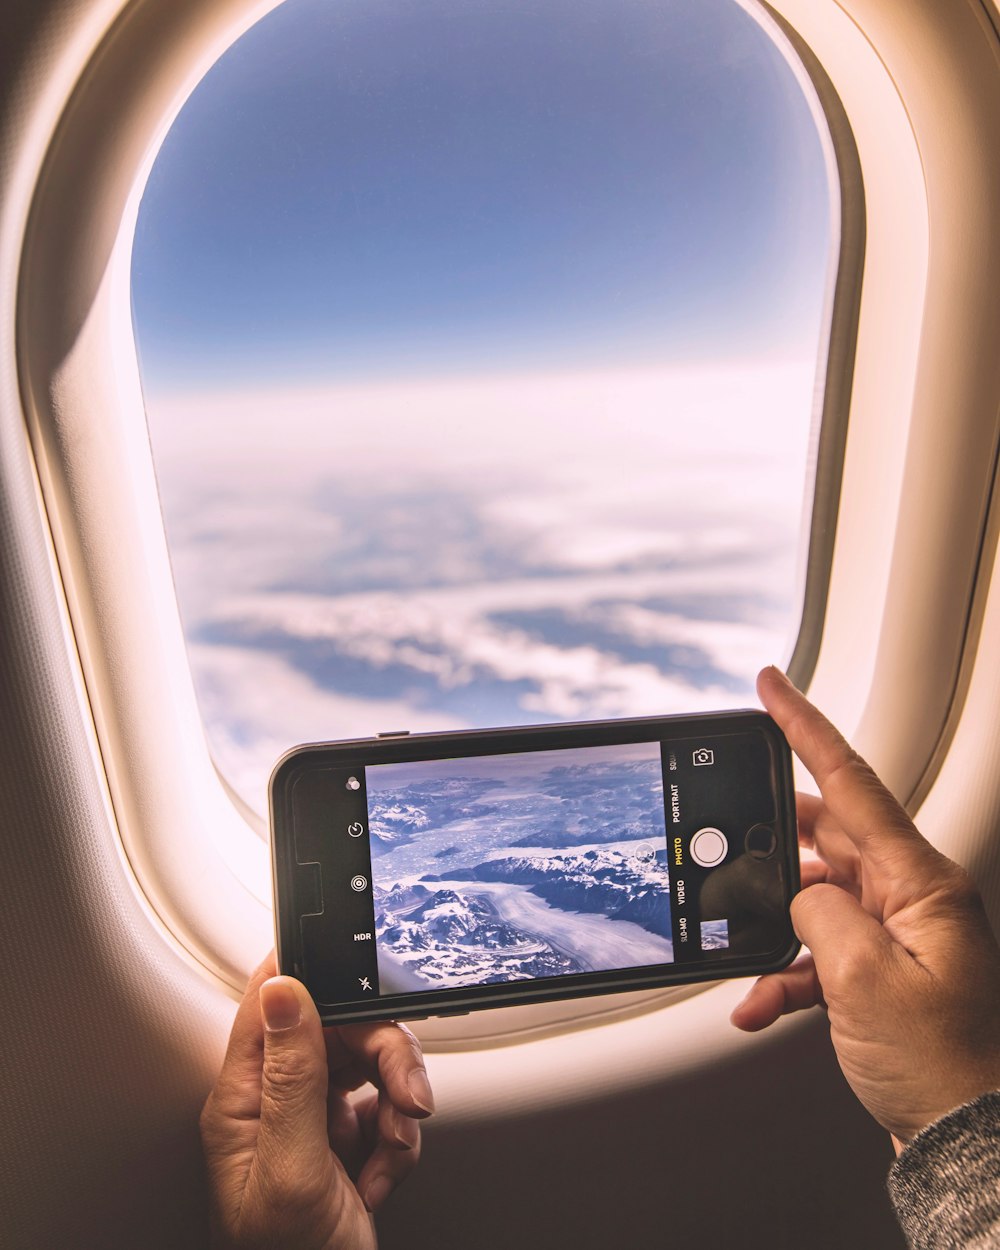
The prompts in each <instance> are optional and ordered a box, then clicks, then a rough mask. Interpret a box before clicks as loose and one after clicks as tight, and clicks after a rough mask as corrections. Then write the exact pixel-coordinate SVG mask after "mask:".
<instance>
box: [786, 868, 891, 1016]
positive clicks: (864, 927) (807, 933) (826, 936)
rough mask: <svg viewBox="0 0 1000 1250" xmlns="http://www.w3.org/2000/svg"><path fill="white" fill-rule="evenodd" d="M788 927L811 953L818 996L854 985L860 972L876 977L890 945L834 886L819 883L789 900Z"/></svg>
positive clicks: (861, 910)
mask: <svg viewBox="0 0 1000 1250" xmlns="http://www.w3.org/2000/svg"><path fill="white" fill-rule="evenodd" d="M791 916H792V925H793V927H794V929H795V932H796V934H797V935H798V937H799V940H800V941H801V942H802V943H803V944H804V945H805V946H808V947H809V950H810V951H811V952H812V957H813V962H814V963H815V965H816V973H817V976H818V977H819V982H820V985H821V986H822V988H823V994H824V996H825V997H826V999H827V1002H829V1000H830V996H831V994H833V995H835V994H837V993H838V991H841V992H842V991H843V990H844V989H846V988H847V985H848V982H851V983H854V984H856V983H857V982H858V981H859V979H860V978H863V976H864V973H865V972H866V971H870V972H877V970H878V967H880V966H883V962H884V959H885V956H886V955H887V954H888V952H889V950H890V949H891V948H892V947H893V946H894V945H895V943H894V942H893V940H892V938H891V937H890V936H889V934H888V933H886V931H885V929H883V927H882V925H881V924H880V923H879V922H878V920H876V919H875V917H874V916H872V915H870V914H869V913H868V912H866V911H865V909H864V908H863V907H862V906H861V904H860V903H859V902H858V900H857V899H856V898H855V897H854V895H853V894H849V893H848V891H847V890H844V889H841V887H840V886H839V885H831V884H829V883H827V882H821V883H819V884H817V885H811V886H809V887H808V888H807V889H805V890H802V891H801V892H800V893H799V894H797V895H796V896H795V898H793V899H792V906H791Z"/></svg>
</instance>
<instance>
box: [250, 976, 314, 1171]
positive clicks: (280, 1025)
mask: <svg viewBox="0 0 1000 1250" xmlns="http://www.w3.org/2000/svg"><path fill="white" fill-rule="evenodd" d="M260 1010H261V1016H262V1017H263V1021H264V1065H263V1071H262V1073H261V1102H260V1131H259V1135H258V1138H257V1158H258V1161H259V1164H260V1166H261V1167H262V1168H264V1169H265V1170H266V1172H267V1173H269V1175H270V1176H271V1178H272V1180H274V1181H277V1182H278V1183H279V1185H280V1184H281V1182H288V1181H291V1180H292V1179H293V1176H294V1175H295V1174H296V1173H297V1174H298V1175H299V1176H300V1177H304V1176H305V1175H309V1174H312V1175H315V1173H316V1171H317V1170H319V1169H322V1168H325V1167H326V1166H328V1164H329V1154H330V1144H329V1138H328V1137H327V1132H326V1092H327V1083H328V1079H329V1078H328V1074H327V1057H326V1044H325V1042H324V1039H323V1026H322V1025H321V1024H320V1019H319V1014H318V1013H317V1011H316V1007H315V1004H314V1003H313V1001H312V999H311V998H310V996H309V993H308V991H307V990H306V988H305V987H304V986H303V985H302V984H301V983H300V982H298V981H296V980H295V979H294V978H293V977H272V978H271V979H270V980H269V981H265V982H264V984H263V985H262V986H261V987H260Z"/></svg>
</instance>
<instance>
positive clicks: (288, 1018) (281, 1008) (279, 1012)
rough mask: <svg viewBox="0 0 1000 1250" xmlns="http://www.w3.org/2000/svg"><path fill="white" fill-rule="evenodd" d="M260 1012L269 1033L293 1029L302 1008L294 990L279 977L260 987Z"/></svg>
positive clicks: (299, 1017)
mask: <svg viewBox="0 0 1000 1250" xmlns="http://www.w3.org/2000/svg"><path fill="white" fill-rule="evenodd" d="M260 1010H261V1014H262V1015H263V1017H264V1027H265V1028H266V1029H267V1031H268V1032H269V1033H279V1032H281V1031H282V1030H283V1029H294V1028H295V1026H296V1025H297V1024H298V1023H299V1021H300V1020H301V1019H302V1006H301V1004H300V1003H299V996H298V994H296V992H295V989H294V987H293V986H292V985H290V984H289V983H288V982H287V981H285V980H283V979H282V978H281V977H274V978H273V979H272V980H270V981H265V982H264V984H263V985H262V986H261V987H260Z"/></svg>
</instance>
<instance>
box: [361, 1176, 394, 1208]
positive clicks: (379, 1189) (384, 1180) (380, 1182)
mask: <svg viewBox="0 0 1000 1250" xmlns="http://www.w3.org/2000/svg"><path fill="white" fill-rule="evenodd" d="M391 1188H392V1185H391V1184H390V1183H389V1178H388V1176H376V1177H375V1179H374V1180H372V1181H369V1182H368V1185H367V1187H366V1189H365V1206H366V1207H367V1208H368V1210H369V1211H374V1210H375V1208H376V1207H380V1206H381V1205H382V1203H383V1202H385V1200H386V1198H388V1197H389V1190H390V1189H391Z"/></svg>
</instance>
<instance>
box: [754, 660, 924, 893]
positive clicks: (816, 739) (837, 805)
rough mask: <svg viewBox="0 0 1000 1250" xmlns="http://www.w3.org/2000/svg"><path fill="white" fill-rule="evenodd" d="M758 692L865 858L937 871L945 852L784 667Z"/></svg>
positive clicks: (762, 680)
mask: <svg viewBox="0 0 1000 1250" xmlns="http://www.w3.org/2000/svg"><path fill="white" fill-rule="evenodd" d="M757 693H758V694H759V695H760V698H761V702H762V703H763V704H764V706H765V707H766V708H767V710H768V712H769V713H770V714H771V716H772V717H773V718H774V720H775V721H776V722H777V724H778V725H779V727H780V728H781V729H782V731H783V732H784V734H785V737H786V738H787V739H788V743H789V746H791V748H792V750H793V751H794V752H795V754H796V755H797V756H798V757H799V759H800V760H801V761H802V763H803V764H804V765H805V766H806V768H808V769H809V771H810V773H812V775H813V777H814V778H815V779H816V784H817V785H818V786H819V788H820V792H821V793H822V795H823V799H824V801H825V803H826V806H827V807H828V808H829V810H830V813H831V815H832V816H833V817H834V819H835V820H836V821H837V823H838V824H839V826H840V828H841V829H842V830H843V831H844V833H845V834H846V835H847V836H848V838H850V840H851V841H852V842H853V843H854V845H855V846H856V847H857V848H858V850H859V851H861V853H862V855H863V856H864V858H865V861H866V863H868V864H869V865H870V866H871V867H872V868H873V869H875V870H876V871H877V872H880V873H883V874H886V875H888V876H890V877H893V878H898V877H900V876H909V877H911V878H912V876H913V874H914V872H920V873H922V874H923V875H924V876H925V877H927V875H928V874H930V873H932V872H933V871H934V870H935V869H936V868H937V863H938V860H939V858H940V857H939V856H938V854H937V852H936V851H935V850H934V848H933V847H932V846H931V845H930V843H929V842H927V841H926V840H925V839H924V838H923V837H921V835H920V834H919V833H918V832H917V830H916V829H915V828H914V825H913V822H912V821H911V820H910V818H909V816H908V815H907V814H906V812H905V811H904V810H903V808H902V807H901V806H900V805H899V803H898V802H897V801H896V799H895V798H894V797H893V796H892V795H891V794H890V793H889V791H888V790H887V789H886V788H885V786H884V785H883V784H882V783H881V781H879V779H878V777H876V775H875V773H874V772H873V771H872V769H871V768H869V766H868V765H867V764H866V763H865V762H864V760H863V759H861V757H860V756H859V755H858V754H857V753H856V752H855V751H853V750H852V749H851V747H850V746H849V745H848V743H847V742H846V741H845V739H844V738H843V737H842V736H841V735H840V733H838V731H837V730H836V729H835V728H834V726H833V725H831V724H830V722H829V721H828V720H827V719H826V717H825V716H824V715H823V714H822V713H821V712H820V711H818V710H817V709H816V708H814V707H813V705H812V704H811V703H810V702H809V700H808V699H807V698H806V697H805V695H803V694H801V693H800V692H799V691H798V690H796V688H795V687H794V686H793V685H792V683H791V682H790V681H789V680H788V678H787V677H786V676H785V675H784V673H781V672H779V670H778V669H776V668H773V667H771V668H766V669H764V670H763V672H761V673H760V674H759V675H758V678H757Z"/></svg>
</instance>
